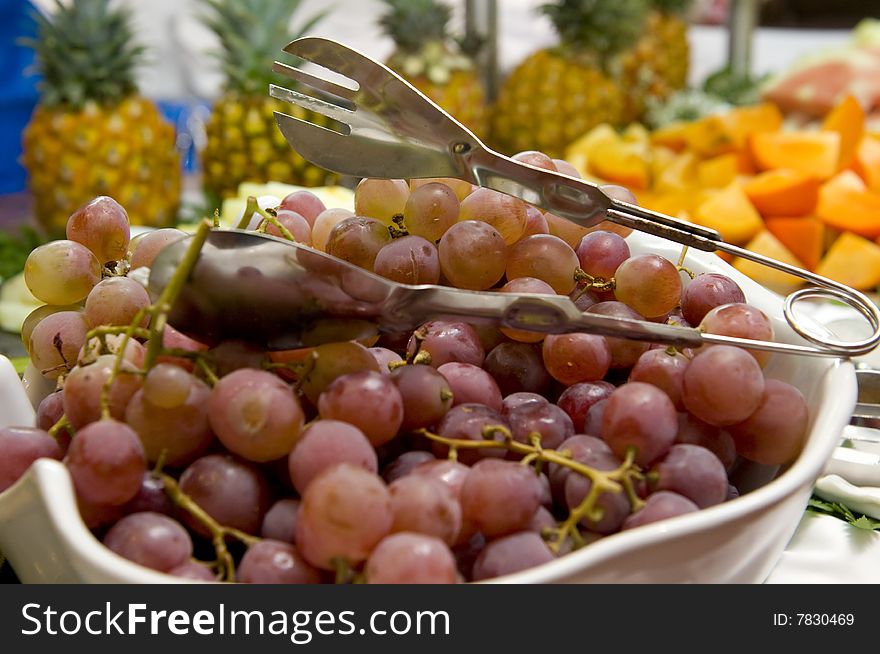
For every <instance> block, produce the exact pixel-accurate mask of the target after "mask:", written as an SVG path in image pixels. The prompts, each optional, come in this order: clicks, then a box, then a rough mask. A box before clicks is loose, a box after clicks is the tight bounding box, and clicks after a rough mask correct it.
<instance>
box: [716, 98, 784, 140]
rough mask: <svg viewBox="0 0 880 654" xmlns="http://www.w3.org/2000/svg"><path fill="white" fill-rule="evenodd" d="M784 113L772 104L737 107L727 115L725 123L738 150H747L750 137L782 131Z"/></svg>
mask: <svg viewBox="0 0 880 654" xmlns="http://www.w3.org/2000/svg"><path fill="white" fill-rule="evenodd" d="M782 121H783V117H782V112H781V111H779V107H777V106H776V105H775V104H773V103H772V102H765V103H763V104H757V105H750V106H743V107H737V108H736V109H733V110H731V111H729V112H728V113H727V114H725V117H724V122H725V124H726V125H727V129H728V130H729V131H730V133H731V134H732V135H733V141H734V143H735V144H736V146H737V149H742V148H745V146H746V142H747V141H748V138H749V136H751V135H752V134H758V133H761V132H776V131H779V130H780V129H782Z"/></svg>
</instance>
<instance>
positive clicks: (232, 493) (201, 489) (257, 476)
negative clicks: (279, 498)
mask: <svg viewBox="0 0 880 654" xmlns="http://www.w3.org/2000/svg"><path fill="white" fill-rule="evenodd" d="M180 490H182V491H183V492H184V493H186V494H187V495H188V496H189V497H190V498H191V499H192V500H193V501H194V502H195V503H196V504H198V505H199V506H200V507H201V508H202V509H203V510H204V511H205V512H206V513H207V514H208V515H210V516H211V517H212V518H214V520H216V521H217V522H218V523H220V524H221V525H223V526H225V527H232V528H234V529H240V530H241V531H243V532H245V533H248V534H258V533H259V532H260V527H261V526H262V523H263V517H264V516H265V514H266V511H267V510H268V508H269V487H268V485H267V483H266V479H265V478H264V476H263V474H262V473H261V472H260V470H259V469H258V468H257V467H256V466H255V465H253V464H252V463H249V462H247V461H243V460H241V459H236V458H234V457H232V456H229V455H225V454H207V455H205V456H203V457H201V458H199V459H196V460H195V461H193V462H192V463H191V464H190V465H189V466H187V468H186V469H185V470H184V471H183V473H182V474H181V475H180ZM187 524H188V525H189V526H190V527H191V528H192V529H194V530H195V531H196V533H199V534H202V535H206V534H207V530H206V529H205V528H204V527H203V526H202V525H201V524H200V523H199V522H198V521H197V520H196V519H194V518H188V519H187Z"/></svg>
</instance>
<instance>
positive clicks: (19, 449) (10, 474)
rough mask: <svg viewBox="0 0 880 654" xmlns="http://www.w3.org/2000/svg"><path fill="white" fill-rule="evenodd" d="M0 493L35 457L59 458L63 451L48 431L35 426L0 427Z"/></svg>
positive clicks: (14, 480) (22, 472)
mask: <svg viewBox="0 0 880 654" xmlns="http://www.w3.org/2000/svg"><path fill="white" fill-rule="evenodd" d="M0 452H3V456H2V457H0V493H2V492H3V491H5V490H6V489H7V488H9V487H10V486H12V484H14V483H15V482H16V481H18V480H19V479H20V478H21V476H22V475H24V473H25V472H27V470H28V468H30V467H31V464H32V463H33V462H34V461H36V460H37V459H41V458H47V459H56V460H59V461H60V460H61V457H62V456H63V452H62V451H61V447H59V445H58V442H57V441H56V440H55V439H54V438H52V437H51V436H50V435H49V433H48V432H46V431H44V430H42V429H38V428H36V427H3V428H0Z"/></svg>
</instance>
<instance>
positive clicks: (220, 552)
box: [159, 472, 260, 581]
mask: <svg viewBox="0 0 880 654" xmlns="http://www.w3.org/2000/svg"><path fill="white" fill-rule="evenodd" d="M159 477H160V478H161V479H162V484H163V485H164V488H165V493H166V494H167V495H168V497H169V498H170V499H171V501H172V502H173V503H174V505H175V506H178V507H180V508H181V509H183V510H184V511H186V512H187V513H189V514H190V515H191V516H193V517H194V518H195V519H196V520H198V521H199V523H201V524H202V526H204V527H205V529H207V530H208V532H210V534H211V542H212V543H213V544H214V550H215V551H216V552H217V560H218V562H219V564H220V567H221V570H222V578H223V579H224V580H226V581H234V580H235V562H234V561H233V558H232V554H230V553H229V549H228V548H227V547H226V538H227V537H231V538H234V539H236V540H238V541H241V542H242V543H244V544H245V545H247V546H248V547H251V546H252V545H255V544H256V543H258V542H260V539H259V538H258V537H256V536H251V535H250V534H246V533H244V532H243V531H240V530H238V529H234V528H232V527H224V526H223V525H221V524H220V523H219V522H217V521H216V520H214V518H212V517H211V516H210V515H209V514H208V513H207V512H206V511H205V510H204V509H203V508H202V507H200V506H199V505H198V504H196V503H195V502H194V501H193V499H192V498H191V497H190V496H189V495H187V494H186V493H184V492H183V490H181V488H180V485H179V484H178V483H177V481H176V480H175V479H174V477H172V476H170V475H167V474H165V473H164V472H163V473H159Z"/></svg>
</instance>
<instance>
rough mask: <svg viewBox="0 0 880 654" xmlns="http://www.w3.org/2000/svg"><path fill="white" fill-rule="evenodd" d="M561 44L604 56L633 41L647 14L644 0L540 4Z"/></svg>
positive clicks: (576, 0) (568, 0) (561, 0)
mask: <svg viewBox="0 0 880 654" xmlns="http://www.w3.org/2000/svg"><path fill="white" fill-rule="evenodd" d="M538 9H539V11H540V12H541V13H543V14H545V15H546V16H547V17H548V18H549V19H550V20H551V22H552V23H553V25H554V26H555V27H556V31H557V32H558V33H559V37H560V39H561V40H562V45H563V46H567V47H570V48H572V49H577V50H581V51H590V52H594V53H596V54H598V55H599V57H600V58H603V59H604V58H607V57H610V56H611V55H613V54H615V53H617V52H619V51H621V50H623V49H624V48H625V47H626V46H628V45H631V44H633V43H635V41H636V40H637V39H638V37H639V35H640V34H641V33H642V30H643V28H644V25H645V19H646V18H647V10H648V5H647V0H556V1H555V2H552V3H549V4H545V5H541V6H540V7H539V8H538Z"/></svg>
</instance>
